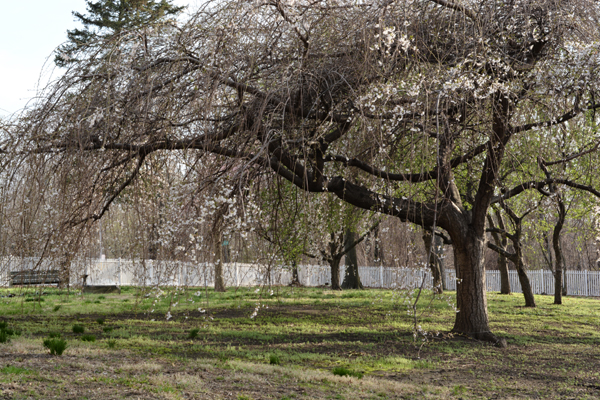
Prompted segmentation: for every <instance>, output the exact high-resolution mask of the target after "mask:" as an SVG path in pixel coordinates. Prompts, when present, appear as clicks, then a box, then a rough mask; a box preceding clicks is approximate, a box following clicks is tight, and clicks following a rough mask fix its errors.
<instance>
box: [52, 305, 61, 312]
mask: <svg viewBox="0 0 600 400" xmlns="http://www.w3.org/2000/svg"><path fill="white" fill-rule="evenodd" d="M61 307H62V306H61V305H57V306H54V312H57V311H58V310H60V308H61Z"/></svg>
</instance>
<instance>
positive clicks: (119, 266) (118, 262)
mask: <svg viewBox="0 0 600 400" xmlns="http://www.w3.org/2000/svg"><path fill="white" fill-rule="evenodd" d="M117 269H118V272H119V287H121V280H122V278H121V257H119V260H118V261H117Z"/></svg>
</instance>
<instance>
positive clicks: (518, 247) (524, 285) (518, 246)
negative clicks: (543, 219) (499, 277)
mask: <svg viewBox="0 0 600 400" xmlns="http://www.w3.org/2000/svg"><path fill="white" fill-rule="evenodd" d="M513 216H514V215H513ZM513 220H514V222H515V240H513V245H514V247H515V258H514V259H513V262H514V264H515V267H516V268H517V275H518V276H519V283H520V284H521V289H522V290H523V297H525V307H535V298H534V297H533V289H532V288H531V282H530V281H529V277H528V276H527V272H526V270H525V263H524V261H523V244H522V241H521V237H522V233H523V225H522V222H523V219H522V218H519V219H513Z"/></svg>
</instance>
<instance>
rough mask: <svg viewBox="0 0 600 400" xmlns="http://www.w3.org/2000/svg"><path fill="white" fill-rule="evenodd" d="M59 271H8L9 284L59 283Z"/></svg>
mask: <svg viewBox="0 0 600 400" xmlns="http://www.w3.org/2000/svg"><path fill="white" fill-rule="evenodd" d="M61 282H62V280H61V278H60V271H59V270H56V269H51V270H48V271H34V270H31V269H29V270H24V271H15V272H11V273H10V284H11V286H13V285H46V284H53V283H56V284H58V285H60V283H61Z"/></svg>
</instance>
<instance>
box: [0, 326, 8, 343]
mask: <svg viewBox="0 0 600 400" xmlns="http://www.w3.org/2000/svg"><path fill="white" fill-rule="evenodd" d="M8 342H10V339H9V338H8V333H6V331H5V330H4V329H0V343H8Z"/></svg>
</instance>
